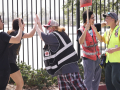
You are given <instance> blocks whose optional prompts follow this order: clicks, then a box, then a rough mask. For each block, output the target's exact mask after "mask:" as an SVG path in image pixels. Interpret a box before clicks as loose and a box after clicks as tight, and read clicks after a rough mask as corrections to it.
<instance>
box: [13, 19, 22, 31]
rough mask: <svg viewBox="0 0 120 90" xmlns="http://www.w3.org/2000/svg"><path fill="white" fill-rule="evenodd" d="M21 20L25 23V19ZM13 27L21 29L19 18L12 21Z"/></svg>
mask: <svg viewBox="0 0 120 90" xmlns="http://www.w3.org/2000/svg"><path fill="white" fill-rule="evenodd" d="M21 22H22V24H23V20H22V19H21ZM12 29H13V30H17V31H18V30H19V19H18V18H17V19H14V20H13V22H12Z"/></svg>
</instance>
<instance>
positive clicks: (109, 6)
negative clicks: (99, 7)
mask: <svg viewBox="0 0 120 90" xmlns="http://www.w3.org/2000/svg"><path fill="white" fill-rule="evenodd" d="M108 11H110V0H108Z"/></svg>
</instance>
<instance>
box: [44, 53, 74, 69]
mask: <svg viewBox="0 0 120 90" xmlns="http://www.w3.org/2000/svg"><path fill="white" fill-rule="evenodd" d="M75 54H76V52H73V53H71V54H69V55H68V56H66V57H64V58H63V59H61V60H59V61H58V65H59V64H61V63H63V62H64V61H66V60H67V59H69V58H71V57H72V56H74V55H75ZM56 68H57V65H54V66H47V67H46V70H49V69H56Z"/></svg>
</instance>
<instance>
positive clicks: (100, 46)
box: [100, 0, 102, 54]
mask: <svg viewBox="0 0 120 90" xmlns="http://www.w3.org/2000/svg"><path fill="white" fill-rule="evenodd" d="M100 23H101V0H100ZM100 35H102V28H101V31H100ZM100 50H101V54H102V43H100Z"/></svg>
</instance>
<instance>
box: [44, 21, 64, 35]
mask: <svg viewBox="0 0 120 90" xmlns="http://www.w3.org/2000/svg"><path fill="white" fill-rule="evenodd" d="M44 27H45V28H46V29H47V30H48V31H49V33H50V32H53V31H59V32H62V31H65V28H60V27H59V24H58V22H57V21H55V20H49V22H48V24H47V25H44Z"/></svg>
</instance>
